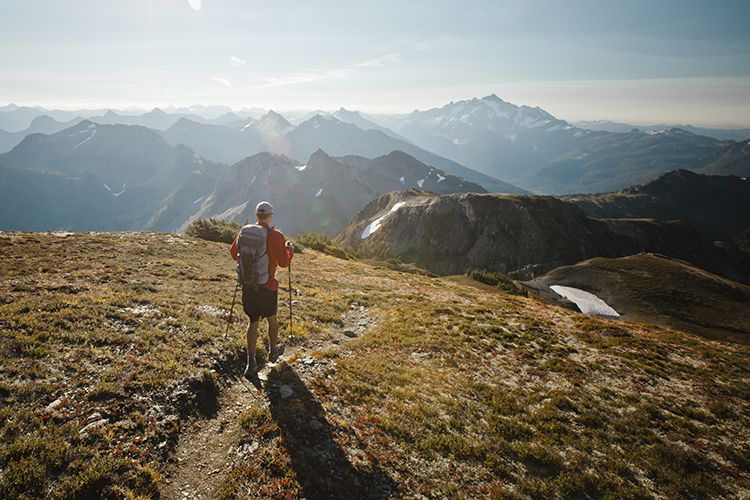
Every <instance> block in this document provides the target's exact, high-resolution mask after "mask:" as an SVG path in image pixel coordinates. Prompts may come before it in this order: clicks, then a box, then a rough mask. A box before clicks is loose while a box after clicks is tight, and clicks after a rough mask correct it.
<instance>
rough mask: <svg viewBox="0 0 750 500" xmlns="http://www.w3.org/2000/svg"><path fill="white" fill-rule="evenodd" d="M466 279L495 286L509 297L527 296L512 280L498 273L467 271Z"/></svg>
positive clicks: (484, 270) (480, 270)
mask: <svg viewBox="0 0 750 500" xmlns="http://www.w3.org/2000/svg"><path fill="white" fill-rule="evenodd" d="M466 277H468V278H471V279H473V280H474V281H478V282H480V283H484V284H485V285H490V286H496V287H497V288H499V289H501V290H505V291H506V292H508V293H509V294H511V295H523V296H524V297H525V296H527V295H528V292H527V291H526V290H525V289H524V288H523V287H520V286H518V285H516V284H515V283H514V282H513V280H512V279H510V278H508V277H507V276H506V275H505V274H503V273H501V272H500V271H488V270H487V269H469V270H468V271H466Z"/></svg>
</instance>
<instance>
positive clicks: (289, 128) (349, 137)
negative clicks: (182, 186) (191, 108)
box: [162, 110, 530, 194]
mask: <svg viewBox="0 0 750 500" xmlns="http://www.w3.org/2000/svg"><path fill="white" fill-rule="evenodd" d="M336 116H342V117H345V118H346V119H348V120H352V121H354V122H356V123H357V124H359V125H362V126H365V127H370V128H368V129H366V130H364V129H362V128H360V127H358V126H357V125H355V124H354V123H347V122H344V121H341V120H339V119H337V118H336V117H335V116H331V115H322V114H318V115H315V116H313V117H312V118H309V119H308V120H305V121H304V122H302V123H300V124H299V125H298V126H294V125H292V124H291V123H290V122H289V121H287V120H286V119H285V118H284V117H283V116H281V115H280V114H278V113H275V112H273V111H270V112H269V113H267V114H266V115H264V116H263V117H261V118H260V119H258V120H248V121H246V122H243V124H241V125H239V126H235V127H234V128H232V127H229V126H220V125H209V124H199V123H196V122H191V120H188V119H187V118H183V119H181V120H180V121H178V122H177V123H175V124H174V125H173V126H172V127H170V128H169V129H167V130H166V131H165V132H163V133H162V136H163V137H164V138H165V140H167V142H169V143H170V144H172V145H173V146H176V145H178V144H183V145H186V146H188V147H190V148H192V149H194V150H195V152H196V153H197V154H199V155H201V156H204V157H206V158H209V159H211V160H214V161H222V162H225V163H230V164H233V163H236V162H238V161H240V160H242V159H243V158H245V157H247V156H250V155H252V154H255V153H258V152H262V151H269V152H272V153H277V154H281V155H284V156H286V157H288V158H291V159H293V160H296V161H298V162H305V161H307V159H308V158H309V157H310V155H312V154H313V153H314V152H315V151H317V150H319V149H322V150H323V151H325V152H326V153H328V154H330V155H331V156H336V157H339V156H347V155H356V156H362V157H366V158H376V157H379V156H384V155H387V154H389V153H391V152H392V151H402V152H404V153H406V154H408V155H410V156H413V157H414V158H416V159H417V160H419V161H421V162H422V163H425V164H427V165H431V166H433V167H435V168H438V169H440V170H442V171H444V172H448V173H451V174H453V175H456V176H459V177H462V178H464V179H466V180H468V181H470V182H474V183H476V184H479V185H481V186H482V187H483V188H484V189H485V190H487V191H489V192H502V193H518V194H530V192H529V191H526V190H523V189H520V188H518V187H516V186H512V185H510V184H507V183H505V182H502V181H499V180H498V179H495V178H492V177H490V176H487V175H484V174H482V173H480V172H477V171H475V170H472V169H469V168H466V167H464V166H462V165H460V164H458V163H456V162H454V161H452V160H448V159H446V158H443V157H441V156H439V155H436V154H433V153H431V152H429V151H426V150H424V149H422V148H419V147H417V146H415V145H414V144H413V143H411V142H409V141H407V140H405V139H399V138H398V136H397V134H395V133H393V132H391V133H390V134H388V133H386V132H384V131H383V130H384V129H382V127H379V126H378V125H376V124H374V123H370V124H368V121H367V120H365V119H364V118H362V117H361V116H360V115H356V116H355V115H354V114H353V113H348V112H345V111H341V110H340V111H339V112H338V113H337V114H336ZM357 117H358V118H357Z"/></svg>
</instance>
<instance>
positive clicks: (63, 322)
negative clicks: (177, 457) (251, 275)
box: [0, 233, 240, 498]
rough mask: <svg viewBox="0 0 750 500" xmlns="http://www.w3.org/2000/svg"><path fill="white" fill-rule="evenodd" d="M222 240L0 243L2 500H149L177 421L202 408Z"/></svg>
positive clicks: (31, 239)
mask: <svg viewBox="0 0 750 500" xmlns="http://www.w3.org/2000/svg"><path fill="white" fill-rule="evenodd" d="M225 252H226V245H217V244H214V243H207V242H203V241H198V240H193V239H191V238H181V237H178V236H175V235H168V234H167V235H165V234H153V233H114V234H68V233H63V234H60V233H51V234H40V233H2V235H1V236H0V275H1V276H2V280H1V281H0V399H1V400H2V405H1V406H2V408H3V410H2V418H0V498H91V497H95V496H101V497H103V498H128V497H131V498H132V497H138V496H141V497H143V498H146V497H154V496H157V494H158V488H159V474H158V469H159V468H160V466H159V463H160V461H161V460H162V459H164V458H165V457H166V456H167V455H168V453H169V451H170V450H171V449H172V447H173V445H174V443H175V442H176V439H177V436H178V434H179V430H180V423H181V421H182V417H184V416H187V415H189V414H191V413H192V412H197V411H211V400H212V397H215V393H216V380H215V379H216V377H217V373H218V372H220V371H223V370H222V368H223V367H222V366H221V365H222V364H228V363H229V362H230V361H231V359H232V355H233V353H235V352H237V350H239V349H240V344H239V342H238V341H237V340H234V339H229V338H224V337H223V332H224V328H225V326H226V321H227V312H228V309H229V301H230V300H231V292H232V288H231V287H232V282H231V276H232V275H231V272H232V266H231V259H229V257H228V253H225Z"/></svg>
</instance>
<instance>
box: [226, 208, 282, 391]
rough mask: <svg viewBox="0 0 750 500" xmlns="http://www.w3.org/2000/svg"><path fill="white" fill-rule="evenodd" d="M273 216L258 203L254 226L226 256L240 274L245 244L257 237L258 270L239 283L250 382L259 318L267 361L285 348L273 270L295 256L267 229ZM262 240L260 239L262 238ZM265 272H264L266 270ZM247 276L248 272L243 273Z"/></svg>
mask: <svg viewBox="0 0 750 500" xmlns="http://www.w3.org/2000/svg"><path fill="white" fill-rule="evenodd" d="M272 216H273V207H272V206H271V204H270V203H268V202H267V201H263V202H260V203H258V206H257V207H255V217H256V219H257V221H256V223H255V224H248V225H247V226H245V227H243V228H242V229H241V230H240V233H239V234H238V235H237V238H235V239H234V242H233V243H232V246H231V248H230V249H229V253H230V254H231V255H232V259H234V260H237V259H238V258H240V260H241V261H240V274H242V257H241V255H240V254H241V252H244V251H245V250H244V248H245V247H246V245H244V243H243V242H244V241H247V239H248V236H252V234H260V235H261V238H260V243H258V245H259V248H260V250H259V251H258V252H257V255H258V258H257V263H259V264H260V268H259V269H255V270H254V271H253V273H252V274H253V277H252V280H251V281H252V283H250V284H248V280H249V279H250V278H247V277H245V278H243V277H242V276H240V277H239V278H240V282H241V283H242V306H243V309H244V310H245V314H247V316H248V318H250V324H249V325H248V327H247V367H246V368H245V377H247V378H253V377H255V376H256V374H257V371H258V368H257V365H256V362H255V345H256V342H257V340H258V325H259V323H260V319H261V318H266V319H267V321H268V340H269V343H270V351H269V354H268V361H270V362H271V363H273V362H275V361H276V360H277V359H278V357H279V356H280V355H281V354H283V353H284V345H283V344H281V343H279V341H278V338H279V322H278V319H277V318H276V310H277V308H278V290H279V281H278V280H277V279H276V277H275V274H276V266H277V265H278V266H280V267H287V266H289V264H291V262H292V257H293V256H294V246H293V245H292V242H291V241H287V242H286V244H285V243H284V241H285V238H284V235H283V234H282V233H281V231H278V230H276V229H271V228H270V226H269V225H268V224H269V222H271V217H272ZM263 235H264V236H265V238H262V236H263ZM266 261H267V262H268V263H267V269H264V268H265V267H266ZM245 272H246V273H247V274H248V275H249V274H250V273H249V272H248V271H245Z"/></svg>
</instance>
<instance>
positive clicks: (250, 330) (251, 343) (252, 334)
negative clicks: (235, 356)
mask: <svg viewBox="0 0 750 500" xmlns="http://www.w3.org/2000/svg"><path fill="white" fill-rule="evenodd" d="M259 323H260V320H258V321H256V322H255V323H250V324H249V325H247V335H246V337H247V357H248V358H249V357H252V358H253V359H255V344H256V343H257V342H258V324H259Z"/></svg>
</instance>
